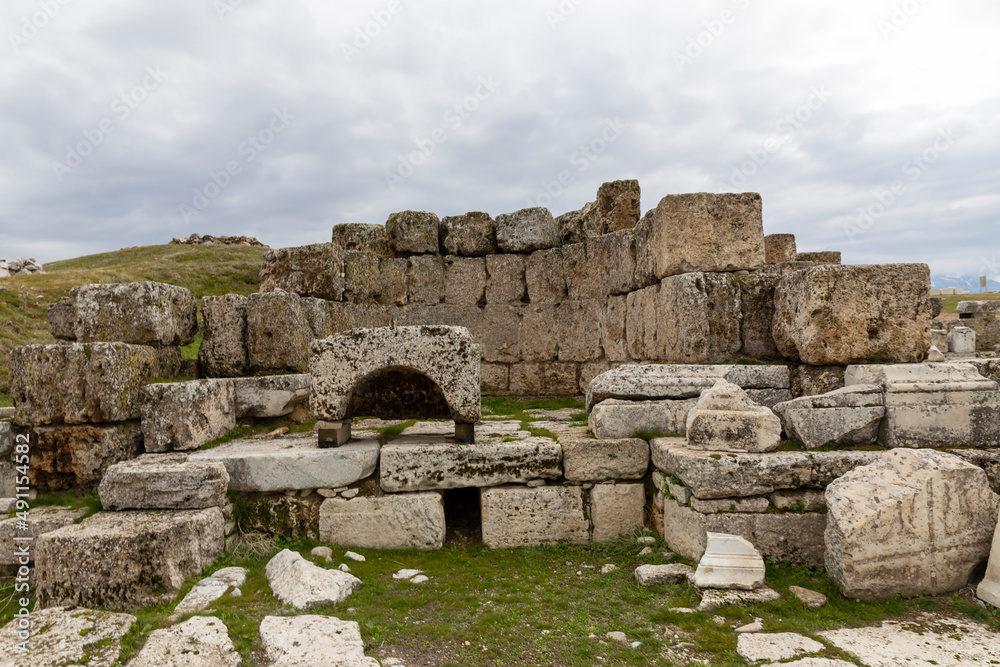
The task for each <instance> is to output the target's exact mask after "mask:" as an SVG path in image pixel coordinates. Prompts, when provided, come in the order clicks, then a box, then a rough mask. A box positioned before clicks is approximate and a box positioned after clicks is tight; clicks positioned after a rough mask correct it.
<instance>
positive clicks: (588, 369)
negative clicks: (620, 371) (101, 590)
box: [574, 359, 614, 396]
mask: <svg viewBox="0 0 1000 667" xmlns="http://www.w3.org/2000/svg"><path fill="white" fill-rule="evenodd" d="M613 365H614V364H612V362H610V361H608V360H607V359H604V360H601V361H590V362H587V363H583V364H579V365H578V372H577V386H576V391H575V392H574V394H575V395H576V396H583V395H585V394H586V393H587V387H589V386H590V383H591V382H593V381H594V378H595V377H597V376H598V375H600V374H601V373H607V372H608V371H609V370H610V369H611V367H612V366H613Z"/></svg>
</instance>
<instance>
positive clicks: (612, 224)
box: [594, 179, 642, 234]
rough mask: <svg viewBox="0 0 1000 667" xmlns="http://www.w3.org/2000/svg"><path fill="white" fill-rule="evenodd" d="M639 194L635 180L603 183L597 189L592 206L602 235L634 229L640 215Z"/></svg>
mask: <svg viewBox="0 0 1000 667" xmlns="http://www.w3.org/2000/svg"><path fill="white" fill-rule="evenodd" d="M641 192H642V190H641V188H640V187H639V181H637V180H635V179H631V180H624V181H612V182H610V183H603V184H602V185H601V187H599V188H598V189H597V199H596V201H595V202H594V204H595V209H596V214H597V219H598V226H599V227H598V228H599V229H600V230H601V233H602V234H610V233H614V232H617V231H620V230H625V229H627V230H631V229H632V228H633V227H635V225H636V223H637V222H639V216H640V215H641V214H642V211H641V210H640V208H639V198H640V195H641Z"/></svg>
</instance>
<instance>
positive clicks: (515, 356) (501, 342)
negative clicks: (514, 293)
mask: <svg viewBox="0 0 1000 667" xmlns="http://www.w3.org/2000/svg"><path fill="white" fill-rule="evenodd" d="M524 310H525V307H524V306H523V305H513V304H500V305H493V304H489V303H487V304H486V307H485V308H483V310H482V315H483V319H482V329H481V331H480V332H479V333H478V334H477V335H476V338H477V340H478V341H479V344H480V345H482V346H483V361H489V362H495V363H511V362H517V361H521V319H522V317H523V314H524Z"/></svg>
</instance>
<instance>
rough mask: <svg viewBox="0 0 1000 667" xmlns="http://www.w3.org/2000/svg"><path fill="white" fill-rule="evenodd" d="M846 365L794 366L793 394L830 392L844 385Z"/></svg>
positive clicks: (810, 394)
mask: <svg viewBox="0 0 1000 667" xmlns="http://www.w3.org/2000/svg"><path fill="white" fill-rule="evenodd" d="M845 370H846V368H845V367H844V366H804V365H803V366H795V367H793V368H792V387H791V390H792V396H795V397H796V398H798V397H801V396H816V395H818V394H828V393H830V392H831V391H834V390H836V389H843V387H844V371H845Z"/></svg>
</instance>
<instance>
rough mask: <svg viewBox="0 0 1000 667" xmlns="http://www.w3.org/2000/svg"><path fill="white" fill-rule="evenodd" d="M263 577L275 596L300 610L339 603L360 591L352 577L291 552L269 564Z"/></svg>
mask: <svg viewBox="0 0 1000 667" xmlns="http://www.w3.org/2000/svg"><path fill="white" fill-rule="evenodd" d="M264 574H265V575H266V576H267V583H268V584H270V586H271V591H272V592H273V593H274V595H275V597H277V598H278V599H279V600H281V602H283V603H284V604H287V605H291V606H293V607H295V608H296V609H299V610H308V609H312V608H313V607H320V606H323V605H328V604H338V603H340V602H343V601H344V600H346V599H347V598H348V596H350V594H351V593H353V592H354V591H356V590H357V589H359V588H361V580H360V579H358V578H357V577H355V576H354V575H353V574H347V573H346V572H341V571H340V570H328V569H326V568H322V567H319V566H318V565H314V564H313V563H310V562H309V561H307V560H306V559H305V558H303V557H302V556H301V555H300V554H298V553H297V552H295V551H291V550H289V549H283V550H282V551H280V552H279V553H277V554H276V555H275V556H274V557H273V558H272V559H271V560H270V561H268V563H267V566H266V567H265V568H264Z"/></svg>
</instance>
